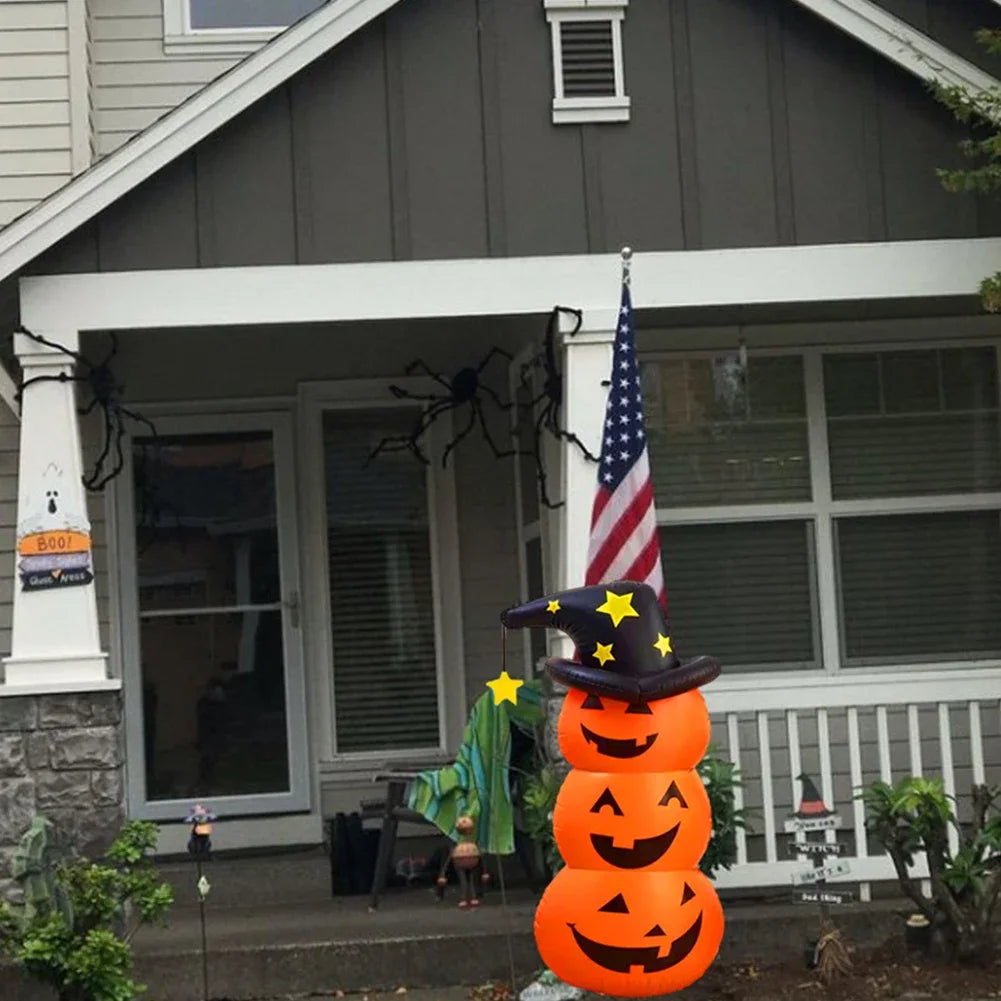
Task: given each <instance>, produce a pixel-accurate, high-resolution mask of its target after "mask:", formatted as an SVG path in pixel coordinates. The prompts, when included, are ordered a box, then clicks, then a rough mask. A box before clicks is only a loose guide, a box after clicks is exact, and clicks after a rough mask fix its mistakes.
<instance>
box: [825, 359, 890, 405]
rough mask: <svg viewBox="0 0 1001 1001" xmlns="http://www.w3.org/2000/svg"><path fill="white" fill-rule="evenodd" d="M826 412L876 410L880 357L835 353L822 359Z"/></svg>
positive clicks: (878, 396) (878, 400)
mask: <svg viewBox="0 0 1001 1001" xmlns="http://www.w3.org/2000/svg"><path fill="white" fill-rule="evenodd" d="M824 387H825V392H826V396H827V416H828V417H844V416H846V415H847V414H878V413H879V412H880V410H881V409H882V406H881V404H880V391H879V359H878V358H877V357H876V356H875V355H855V354H844V355H842V354H837V355H828V356H827V357H826V358H825V359H824Z"/></svg>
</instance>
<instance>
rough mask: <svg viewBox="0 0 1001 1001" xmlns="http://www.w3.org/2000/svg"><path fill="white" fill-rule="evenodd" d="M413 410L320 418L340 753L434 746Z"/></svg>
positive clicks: (424, 538)
mask: <svg viewBox="0 0 1001 1001" xmlns="http://www.w3.org/2000/svg"><path fill="white" fill-rule="evenodd" d="M413 420H414V413H413V412H411V411H409V410H402V411H401V410H382V411H374V412H365V413H359V412H357V411H328V412H326V413H325V414H324V418H323V432H324V465H325V469H324V472H325V478H326V513H327V552H328V560H329V564H328V570H329V580H330V616H331V630H332V638H333V657H334V664H333V678H334V703H335V720H336V736H337V750H338V751H339V752H341V753H344V752H351V751H375V750H390V749H394V748H415V749H416V748H431V747H437V746H438V745H439V742H440V741H439V728H438V683H437V665H436V659H435V632H434V604H433V586H434V585H433V580H432V573H431V547H430V533H429V518H428V497H427V482H426V476H427V472H426V470H425V468H424V467H423V466H422V465H421V464H419V463H417V462H415V461H414V458H413V456H412V455H411V454H410V453H409V452H399V453H394V452H383V453H382V454H380V456H379V458H378V459H377V460H375V461H373V462H371V463H369V462H368V461H367V459H368V456H369V454H370V452H371V451H372V449H373V448H374V447H375V446H376V445H377V444H378V443H379V441H380V440H381V439H382V438H383V437H385V436H386V435H390V434H406V433H407V432H408V431H409V429H410V427H411V426H412V424H413Z"/></svg>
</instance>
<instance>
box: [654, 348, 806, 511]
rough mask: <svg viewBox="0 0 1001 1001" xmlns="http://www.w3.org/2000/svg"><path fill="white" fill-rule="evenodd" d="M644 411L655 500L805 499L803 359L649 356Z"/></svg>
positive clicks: (681, 503) (676, 503)
mask: <svg viewBox="0 0 1001 1001" xmlns="http://www.w3.org/2000/svg"><path fill="white" fill-rule="evenodd" d="M644 369H645V371H644V390H643V394H644V410H645V415H646V427H647V440H648V446H649V451H650V466H651V475H652V477H653V483H654V492H655V495H656V498H657V506H658V507H687V506H693V507H694V506H701V505H732V504H755V503H757V504H767V503H772V502H781V501H802V500H809V499H810V497H811V495H812V491H811V485H810V461H809V444H808V441H809V439H808V434H807V422H806V403H805V396H804V388H803V362H802V359H801V358H800V357H798V356H795V355H790V356H778V357H766V358H754V357H752V358H751V360H750V362H749V364H748V367H747V371H746V373H744V372H743V371H742V370H741V368H740V366H739V363H738V361H737V359H736V356H720V357H718V358H688V359H677V360H668V361H651V362H647V363H646V365H645V366H644Z"/></svg>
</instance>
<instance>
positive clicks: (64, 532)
mask: <svg viewBox="0 0 1001 1001" xmlns="http://www.w3.org/2000/svg"><path fill="white" fill-rule="evenodd" d="M17 550H18V553H19V554H20V555H21V556H50V555H55V554H58V553H88V552H90V536H89V535H88V534H86V533H85V532H72V531H70V530H68V529H54V530H50V531H48V532H32V533H31V535H25V536H23V537H22V538H21V540H20V541H19V542H18V546H17Z"/></svg>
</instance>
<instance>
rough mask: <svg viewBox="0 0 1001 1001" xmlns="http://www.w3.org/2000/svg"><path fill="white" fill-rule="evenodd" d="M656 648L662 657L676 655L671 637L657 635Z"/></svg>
mask: <svg viewBox="0 0 1001 1001" xmlns="http://www.w3.org/2000/svg"><path fill="white" fill-rule="evenodd" d="M654 646H655V647H656V648H657V649H658V650H659V651H660V655H661V657H666V656H667V655H668V654H669V653H674V651H673V650H672V649H671V637H670V636H664V635H662V634H661V633H657V642H656V643H654Z"/></svg>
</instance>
